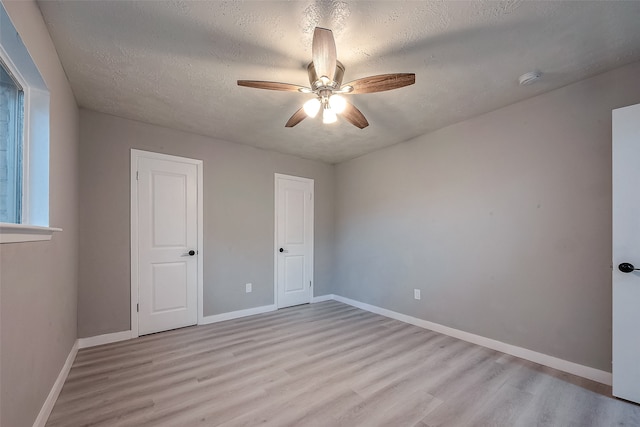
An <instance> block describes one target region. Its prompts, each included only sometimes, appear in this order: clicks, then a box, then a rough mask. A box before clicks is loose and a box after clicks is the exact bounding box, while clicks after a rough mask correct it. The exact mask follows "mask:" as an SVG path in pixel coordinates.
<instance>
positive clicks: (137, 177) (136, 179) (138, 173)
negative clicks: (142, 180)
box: [136, 171, 140, 181]
mask: <svg viewBox="0 0 640 427" xmlns="http://www.w3.org/2000/svg"><path fill="white" fill-rule="evenodd" d="M139 173H140V172H138V171H136V181H137V180H138V174H139Z"/></svg>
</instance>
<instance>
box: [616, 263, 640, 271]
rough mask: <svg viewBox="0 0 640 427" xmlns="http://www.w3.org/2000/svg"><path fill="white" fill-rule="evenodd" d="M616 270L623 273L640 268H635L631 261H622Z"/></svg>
mask: <svg viewBox="0 0 640 427" xmlns="http://www.w3.org/2000/svg"><path fill="white" fill-rule="evenodd" d="M618 270H620V271H622V272H623V273H631V272H632V271H634V270H640V268H635V267H634V266H633V264H631V263H628V262H623V263H622V264H620V265H619V266H618Z"/></svg>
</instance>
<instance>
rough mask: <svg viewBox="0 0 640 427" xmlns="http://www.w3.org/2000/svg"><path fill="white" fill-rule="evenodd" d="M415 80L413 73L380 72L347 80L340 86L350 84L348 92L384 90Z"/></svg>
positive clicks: (405, 84) (412, 82)
mask: <svg viewBox="0 0 640 427" xmlns="http://www.w3.org/2000/svg"><path fill="white" fill-rule="evenodd" d="M415 82H416V75H415V74H413V73H396V74H380V75H379V76H369V77H364V78H362V79H358V80H354V81H352V82H349V83H347V84H345V85H342V87H345V86H351V87H353V90H352V91H351V92H345V93H350V94H358V93H374V92H384V91H385V90H392V89H398V88H401V87H404V86H409V85H412V84H414V83H415Z"/></svg>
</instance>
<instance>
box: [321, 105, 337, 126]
mask: <svg viewBox="0 0 640 427" xmlns="http://www.w3.org/2000/svg"><path fill="white" fill-rule="evenodd" d="M337 120H338V118H337V117H336V112H335V111H333V110H332V109H331V108H325V109H324V110H322V123H325V124H329V123H335V122H336V121H337Z"/></svg>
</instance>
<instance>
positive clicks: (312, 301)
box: [311, 294, 335, 304]
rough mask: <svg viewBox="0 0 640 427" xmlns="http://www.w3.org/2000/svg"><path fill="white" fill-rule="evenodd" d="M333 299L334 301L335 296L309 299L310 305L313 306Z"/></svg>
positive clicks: (328, 295)
mask: <svg viewBox="0 0 640 427" xmlns="http://www.w3.org/2000/svg"><path fill="white" fill-rule="evenodd" d="M333 299H335V295H333V294H327V295H320V296H318V297H313V298H311V304H315V303H317V302H323V301H331V300H333Z"/></svg>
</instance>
